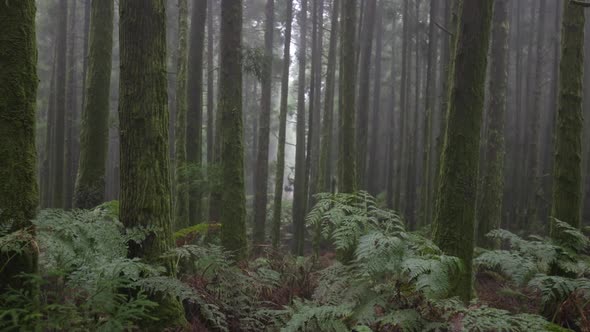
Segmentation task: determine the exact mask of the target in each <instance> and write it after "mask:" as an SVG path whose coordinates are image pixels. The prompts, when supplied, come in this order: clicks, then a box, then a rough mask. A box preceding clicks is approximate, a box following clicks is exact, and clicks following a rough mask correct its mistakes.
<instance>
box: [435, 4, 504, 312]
mask: <svg viewBox="0 0 590 332" xmlns="http://www.w3.org/2000/svg"><path fill="white" fill-rule="evenodd" d="M493 4H494V1H493V0H464V1H463V7H462V9H461V23H460V26H459V27H460V28H459V35H458V39H457V50H456V52H455V67H454V70H453V85H452V86H451V88H452V89H453V90H452V93H451V94H450V99H449V110H448V114H447V131H446V139H445V145H444V148H443V154H442V161H441V165H440V183H439V189H438V191H439V193H438V204H437V209H436V218H435V223H434V232H433V237H434V241H435V243H436V244H437V245H438V246H439V247H440V248H441V249H442V250H443V251H444V252H445V253H446V254H449V255H453V256H457V257H459V258H461V259H462V260H463V263H464V266H465V268H464V270H463V271H462V272H461V273H459V275H458V276H457V278H456V284H455V287H454V289H453V290H452V294H453V295H457V296H459V297H460V298H461V299H462V300H463V301H466V302H467V301H469V300H470V298H471V278H472V275H471V272H472V257H473V237H474V224H475V223H474V219H475V205H476V191H477V178H478V174H477V173H478V163H479V142H480V129H481V122H482V113H483V105H484V95H485V93H484V91H485V79H486V65H487V52H488V46H489V37H490V27H491V21H492V10H493Z"/></svg>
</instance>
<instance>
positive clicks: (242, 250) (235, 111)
mask: <svg viewBox="0 0 590 332" xmlns="http://www.w3.org/2000/svg"><path fill="white" fill-rule="evenodd" d="M219 68H220V72H219V112H220V116H221V123H220V126H219V130H220V139H221V142H220V144H221V146H220V149H221V175H222V188H223V192H222V194H221V204H222V206H223V209H221V217H220V218H221V219H220V220H221V224H222V228H221V243H222V245H223V247H224V248H225V249H226V250H228V251H231V252H232V253H233V254H234V255H235V258H236V259H241V258H243V257H245V254H246V248H247V243H246V197H245V193H244V147H243V142H242V131H243V124H242V0H222V1H221V43H220V66H219Z"/></svg>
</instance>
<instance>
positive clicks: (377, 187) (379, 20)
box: [364, 0, 394, 196]
mask: <svg viewBox="0 0 590 332" xmlns="http://www.w3.org/2000/svg"><path fill="white" fill-rule="evenodd" d="M383 2H384V1H383V0H380V1H379V5H378V8H377V13H376V17H375V30H376V36H375V74H374V78H373V118H372V120H371V132H372V134H371V144H370V145H369V164H368V165H367V173H365V175H364V176H365V177H366V179H367V189H368V191H369V193H371V194H372V195H374V196H377V195H378V194H379V192H380V191H381V190H382V189H383V188H382V187H381V182H380V179H379V175H378V174H380V170H381V168H380V166H381V163H380V162H379V155H378V154H379V146H380V142H379V138H380V137H379V136H380V135H381V130H380V129H381V126H380V120H381V78H382V77H381V60H382V55H383ZM393 79H394V78H393V76H392V77H391V80H392V81H393Z"/></svg>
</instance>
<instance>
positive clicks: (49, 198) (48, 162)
mask: <svg viewBox="0 0 590 332" xmlns="http://www.w3.org/2000/svg"><path fill="white" fill-rule="evenodd" d="M56 54H57V49H56V48H55V47H54V48H53V61H52V66H51V67H52V68H51V83H50V84H49V98H48V99H49V102H48V105H47V121H46V124H45V127H46V128H45V131H46V133H45V159H44V160H43V172H42V174H43V178H42V179H41V192H42V204H41V207H43V208H50V207H53V188H52V186H51V183H52V178H53V170H52V168H51V167H52V166H53V157H54V154H53V149H54V148H55V144H54V135H53V129H54V128H55V95H56V93H55V81H56V74H57V62H56Z"/></svg>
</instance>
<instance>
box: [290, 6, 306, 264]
mask: <svg viewBox="0 0 590 332" xmlns="http://www.w3.org/2000/svg"><path fill="white" fill-rule="evenodd" d="M299 15H300V16H299V47H298V54H297V56H298V62H299V78H298V79H299V82H298V89H297V91H298V92H297V129H296V131H297V142H296V144H295V184H294V196H293V229H294V236H293V244H292V245H293V247H292V251H293V254H296V255H300V256H302V255H303V249H304V245H305V242H304V241H305V203H306V197H305V192H306V190H305V65H306V49H307V0H301V10H300V12H299Z"/></svg>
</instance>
